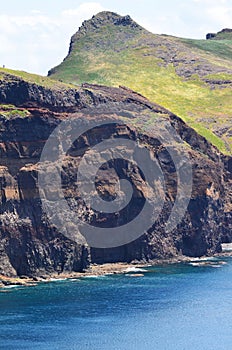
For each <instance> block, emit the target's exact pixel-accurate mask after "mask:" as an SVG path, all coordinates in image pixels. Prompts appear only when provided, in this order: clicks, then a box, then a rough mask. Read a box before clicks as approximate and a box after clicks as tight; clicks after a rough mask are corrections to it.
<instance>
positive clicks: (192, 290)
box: [0, 258, 232, 350]
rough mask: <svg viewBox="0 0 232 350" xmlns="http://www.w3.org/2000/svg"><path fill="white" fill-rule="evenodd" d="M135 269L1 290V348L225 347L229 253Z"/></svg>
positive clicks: (231, 331) (229, 338)
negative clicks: (221, 255)
mask: <svg viewBox="0 0 232 350" xmlns="http://www.w3.org/2000/svg"><path fill="white" fill-rule="evenodd" d="M142 270H143V272H142V271H137V272H136V271H134V272H133V271H131V272H129V273H127V274H121V275H107V276H100V277H96V276H95V277H94V276H92V277H88V278H81V279H73V280H61V281H56V282H51V283H41V284H39V285H37V286H33V287H14V288H7V289H6V290H7V292H5V293H0V349H1V350H8V349H9V350H21V349H22V350H26V349H30V350H31V349H33V350H34V349H35V350H36V349H40V350H50V349H51V350H55V349H62V350H66V349H67V350H85V349H86V350H90V349H91V350H148V349H149V350H231V348H232V311H231V310H232V258H219V259H215V258H214V259H212V260H211V262H210V263H208V262H207V261H203V262H201V263H199V261H197V260H196V261H194V262H193V263H192V264H189V263H180V264H172V265H164V266H154V267H146V268H144V269H142ZM135 272H136V274H137V275H136V274H135ZM142 273H143V274H144V276H141V275H140V276H139V275H138V274H142Z"/></svg>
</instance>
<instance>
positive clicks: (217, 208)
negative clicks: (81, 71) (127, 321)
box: [0, 19, 232, 276]
mask: <svg viewBox="0 0 232 350" xmlns="http://www.w3.org/2000/svg"><path fill="white" fill-rule="evenodd" d="M128 20H129V19H128ZM126 21H127V19H126ZM0 102H1V103H2V108H3V107H4V108H7V106H3V104H4V105H6V104H14V105H15V106H16V107H15V109H19V110H24V109H27V111H28V115H26V116H23V117H22V116H20V115H17V113H16V114H14V115H13V114H12V115H10V114H9V115H8V116H7V117H6V116H5V115H4V114H3V113H2V116H1V118H0V140H1V142H0V155H1V156H0V203H1V207H0V225H1V226H0V251H1V254H0V274H3V275H7V276H16V275H18V276H21V275H27V276H45V275H47V274H52V273H65V272H71V271H83V270H84V269H85V268H86V267H87V266H88V265H89V264H90V263H104V262H117V261H124V262H131V261H135V260H136V261H142V260H144V261H149V260H154V259H157V258H159V259H160V258H170V257H173V256H178V255H181V254H185V255H188V256H201V255H205V254H213V253H215V252H219V251H220V244H221V242H231V241H232V235H231V232H232V228H231V213H232V208H231V206H232V205H231V196H232V194H231V158H229V157H225V156H222V155H221V154H220V153H219V152H218V151H217V150H216V149H215V148H214V147H213V146H212V145H211V144H209V143H208V142H207V141H206V140H205V139H204V138H203V137H201V136H199V135H198V134H197V133H196V132H195V131H194V130H192V129H191V128H189V127H188V126H187V125H186V124H185V123H184V122H183V121H182V120H181V119H180V118H178V117H177V116H175V115H174V114H172V113H170V112H169V111H167V110H166V109H164V108H162V107H160V106H158V105H155V104H153V103H150V102H149V101H148V100H147V99H146V98H144V97H143V96H141V95H139V94H136V93H135V92H133V91H131V90H129V89H126V88H124V87H121V88H109V87H104V86H99V85H89V84H85V85H83V86H82V87H81V88H79V89H78V90H76V89H68V88H66V89H65V88H64V89H63V90H62V89H57V90H54V89H53V90H52V89H48V88H45V87H41V86H37V85H35V84H32V83H28V82H25V81H23V80H22V79H16V78H13V77H11V80H10V81H9V79H8V80H7V81H1V92H0ZM9 108H12V106H11V107H9ZM0 114H1V113H0ZM106 115H107V116H108V117H109V116H110V118H112V119H113V120H114V118H116V119H115V120H117V118H119V117H120V118H122V120H123V121H124V124H123V125H119V124H118V123H115V124H114V123H113V124H110V125H108V124H106V125H103V126H102V127H101V128H100V129H99V127H98V128H90V129H89V130H88V131H87V132H86V133H85V134H84V135H82V137H81V138H80V139H78V140H77V142H75V144H74V145H73V147H72V149H71V151H70V152H68V153H67V155H66V157H65V159H64V160H63V167H62V169H63V170H62V188H63V191H64V195H65V198H66V200H67V202H68V203H73V201H74V200H75V205H74V207H73V208H72V210H74V211H75V210H76V213H77V215H82V219H83V220H85V219H86V217H88V218H90V219H89V220H90V222H91V224H92V225H93V226H94V225H100V226H102V227H106V228H107V227H111V225H115V226H120V225H121V224H122V223H125V222H127V221H128V220H133V218H134V217H135V216H136V215H138V213H139V211H140V210H141V208H142V206H143V205H144V199H145V190H144V188H145V182H146V179H145V178H144V175H143V174H142V173H141V172H140V171H138V170H137V169H136V168H135V167H134V166H132V165H129V164H128V162H126V161H123V160H122V161H117V162H113V163H109V164H106V165H105V167H104V169H102V170H104V171H102V173H101V171H100V173H99V174H98V177H97V179H96V183H97V188H98V190H99V191H100V193H101V195H102V196H103V198H104V199H105V200H108V201H110V200H112V198H113V197H114V196H115V185H116V182H117V176H116V175H117V174H119V175H120V176H121V177H122V178H124V179H128V180H130V181H131V183H132V185H133V189H134V192H133V200H132V201H131V202H130V203H129V204H128V205H129V207H127V209H126V210H122V211H120V212H117V213H114V214H104V213H101V212H97V211H95V213H94V214H92V212H91V208H88V207H86V206H85V204H84V203H83V200H82V198H81V196H80V191H79V189H78V188H77V186H76V182H75V174H76V167H77V165H78V164H79V162H80V160H81V159H82V157H83V155H84V154H85V153H86V152H91V149H92V147H93V146H95V145H96V144H99V143H100V142H102V141H103V140H105V139H119V138H125V139H127V140H132V141H133V142H136V143H138V144H139V145H141V147H144V148H146V149H149V152H150V154H151V155H152V157H155V158H156V159H157V160H158V162H159V165H160V167H161V169H162V173H163V175H164V179H165V185H166V187H165V194H164V197H165V198H164V205H163V208H162V212H161V214H160V216H159V217H158V218H157V219H156V220H154V222H153V224H152V225H151V227H149V229H148V230H147V231H146V232H145V233H144V234H142V235H141V237H139V238H138V239H136V240H134V241H133V242H131V243H128V244H125V245H123V246H119V247H116V248H91V247H89V246H87V245H86V244H82V243H80V242H79V243H78V242H77V241H75V240H72V239H71V238H70V237H68V236H66V235H65V234H63V233H62V232H59V230H58V229H57V227H56V226H55V225H54V224H53V223H51V221H50V220H49V218H48V217H47V216H46V212H44V211H43V208H42V205H41V199H40V194H39V191H38V170H39V168H40V166H41V165H40V157H41V152H42V150H43V147H44V145H45V143H46V141H47V139H48V137H49V136H50V135H51V133H52V131H53V130H54V129H55V128H56V127H57V126H58V125H59V124H60V123H61V122H62V121H64V120H66V119H68V118H71V119H72V118H73V119H74V118H77V119H78V118H80V119H81V118H84V120H85V123H86V125H87V126H88V123H90V122H91V121H92V120H98V121H99V120H101V119H103V120H104V118H105V116H106ZM89 125H91V123H90V124H89ZM145 126H147V127H146V128H145ZM159 128H160V129H159ZM170 128H173V129H174V130H175V132H176V133H177V135H179V137H180V138H181V139H182V141H183V142H180V141H179V139H175V140H174V141H171V140H170V143H171V144H170V145H167V144H162V143H161V142H160V140H159V138H157V130H160V132H161V131H162V130H168V129H170ZM170 146H171V147H172V148H173V149H174V151H175V152H176V154H181V153H182V152H183V149H184V150H185V151H187V153H188V155H189V157H190V159H191V162H192V170H193V190H192V193H191V198H190V202H189V205H188V208H187V211H186V213H185V215H184V216H183V219H182V220H181V222H180V223H179V224H178V225H177V227H176V228H175V229H174V230H173V231H172V232H169V233H167V232H166V230H165V222H166V221H167V220H168V217H169V216H170V213H171V212H172V209H173V206H174V204H175V201H176V197H177V187H178V183H177V174H176V173H177V169H176V168H175V166H174V165H173V161H172V159H171V158H170V154H169V152H168V147H170ZM183 147H184V148H183ZM48 166H49V165H48ZM159 186H160V185H159V184H157V191H159V190H160V187H159ZM51 193H52V192H51ZM51 201H52V199H51ZM70 205H71V204H70ZM80 212H81V214H80ZM54 213H55V204H54ZM59 215H60V219H61V220H63V219H65V218H66V219H67V217H68V213H67V212H65V211H64V212H61V213H59ZM71 224H72V223H71V222H70V225H71ZM104 225H105V226H104ZM67 229H68V228H67Z"/></svg>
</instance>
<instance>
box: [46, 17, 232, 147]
mask: <svg viewBox="0 0 232 350" xmlns="http://www.w3.org/2000/svg"><path fill="white" fill-rule="evenodd" d="M49 76H50V77H51V78H52V79H55V80H60V81H62V82H66V83H71V84H81V83H83V82H89V83H98V84H103V85H108V86H119V85H123V86H127V87H129V88H131V89H133V90H135V91H137V92H139V93H141V94H143V95H144V96H146V97H147V98H149V99H150V100H151V101H153V102H156V103H158V104H160V105H162V106H164V107H165V108H167V109H169V110H171V111H172V112H174V113H176V114H177V115H179V116H180V117H181V118H182V119H183V120H184V121H185V122H187V123H188V124H189V125H190V126H192V127H193V128H195V129H196V131H197V132H198V133H200V134H201V135H203V136H205V137H206V138H207V139H208V140H209V141H210V142H212V143H213V144H214V145H215V146H217V147H218V148H219V149H220V150H221V151H223V152H224V153H227V154H231V153H232V33H231V32H223V31H222V32H220V33H218V35H216V36H215V38H213V39H211V40H192V39H184V38H177V37H173V36H168V35H155V34H152V33H150V32H148V31H147V30H145V29H144V28H142V27H141V26H139V25H138V24H137V23H135V22H134V21H133V20H132V19H131V18H130V17H129V16H125V17H122V16H119V15H117V14H115V13H111V12H101V13H100V14H98V15H96V16H93V18H92V19H90V20H88V21H85V22H84V23H83V25H82V27H81V28H80V29H79V31H78V32H77V33H76V34H74V35H73V37H72V39H71V44H70V49H69V54H68V56H67V57H66V58H65V59H64V61H63V62H62V63H61V64H60V65H59V66H57V67H55V68H53V69H51V70H50V71H49Z"/></svg>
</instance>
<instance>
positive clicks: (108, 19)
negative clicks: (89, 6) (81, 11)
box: [78, 11, 140, 34]
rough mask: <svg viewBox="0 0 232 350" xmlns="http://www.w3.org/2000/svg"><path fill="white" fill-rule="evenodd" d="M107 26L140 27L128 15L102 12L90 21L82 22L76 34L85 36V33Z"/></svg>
mask: <svg viewBox="0 0 232 350" xmlns="http://www.w3.org/2000/svg"><path fill="white" fill-rule="evenodd" d="M109 24H111V25H114V26H129V27H134V28H138V27H140V26H139V25H138V24H137V23H136V22H135V21H134V20H133V19H132V18H131V17H130V16H129V15H126V16H121V15H118V14H117V13H115V12H110V11H102V12H99V13H98V14H96V15H94V16H93V17H92V18H91V19H89V20H86V21H84V22H83V23H82V25H81V27H80V28H79V30H78V33H79V34H86V33H87V32H90V31H95V30H96V29H98V28H100V27H102V26H106V25H109Z"/></svg>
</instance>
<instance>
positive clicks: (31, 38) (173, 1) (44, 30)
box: [0, 0, 232, 75]
mask: <svg viewBox="0 0 232 350" xmlns="http://www.w3.org/2000/svg"><path fill="white" fill-rule="evenodd" d="M103 10H109V11H114V12H117V13H119V14H122V15H126V14H130V16H131V17H132V18H133V19H134V20H136V21H137V22H138V23H139V24H141V25H143V26H144V27H145V28H147V29H148V30H150V31H152V32H154V33H158V34H161V33H165V34H171V35H177V36H182V37H189V38H199V39H203V38H204V37H205V34H206V33H208V32H216V31H218V30H221V29H222V28H226V27H229V28H231V27H232V0H133V1H132V0H117V1H116V0H108V1H107V0H99V1H98V0H96V1H79V0H33V1H31V0H20V1H18V0H9V1H4V2H3V1H2V2H1V11H0V42H1V45H0V65H5V66H6V67H8V68H12V69H20V70H25V71H29V72H33V73H38V74H42V75H46V74H47V71H48V70H49V69H50V68H52V67H54V66H55V65H57V64H58V63H60V62H61V60H63V58H64V57H65V56H66V54H67V52H68V46H69V41H70V37H71V35H72V34H74V33H75V32H76V31H77V30H78V28H79V26H80V25H81V23H82V22H83V20H85V19H89V18H91V17H92V16H93V15H94V14H96V13H98V12H100V11H103Z"/></svg>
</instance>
